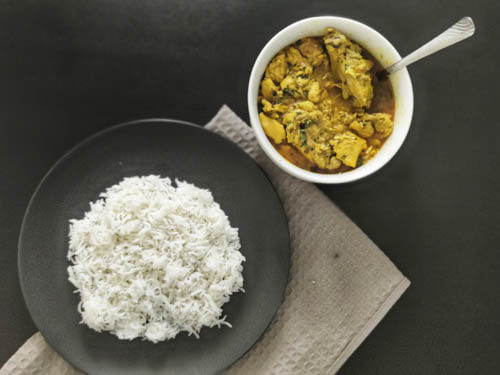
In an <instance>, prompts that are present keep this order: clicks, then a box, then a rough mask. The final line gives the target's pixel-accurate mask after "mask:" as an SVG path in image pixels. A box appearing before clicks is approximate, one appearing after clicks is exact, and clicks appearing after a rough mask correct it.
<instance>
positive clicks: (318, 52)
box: [297, 38, 326, 66]
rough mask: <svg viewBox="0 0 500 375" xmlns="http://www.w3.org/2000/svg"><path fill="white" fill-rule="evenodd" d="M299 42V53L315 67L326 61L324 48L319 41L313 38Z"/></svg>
mask: <svg viewBox="0 0 500 375" xmlns="http://www.w3.org/2000/svg"><path fill="white" fill-rule="evenodd" d="M299 42H300V44H299V51H300V52H301V53H302V55H303V56H305V57H306V58H307V60H308V61H309V62H310V63H311V64H312V65H313V66H317V65H320V64H321V63H322V62H323V61H325V60H326V55H325V54H324V50H323V46H322V45H321V44H320V43H319V42H318V41H317V40H315V39H313V38H304V39H301V40H300V41H299ZM297 44H298V43H297Z"/></svg>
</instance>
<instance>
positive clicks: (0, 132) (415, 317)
mask: <svg viewBox="0 0 500 375" xmlns="http://www.w3.org/2000/svg"><path fill="white" fill-rule="evenodd" d="M498 4H499V3H498V2H494V1H488V0H475V1H461V2H454V1H451V0H442V1H428V2H424V1H417V0H411V1H401V0H390V1H383V2H374V1H359V0H338V1H330V0H324V1H246V0H239V1H231V2H229V1H227V2H216V1H201V0H196V1H167V0H161V1H159V0H148V1H146V0H141V1H139V0H136V1H132V0H121V1H118V0H117V1H108V0H86V1H70V0H65V1H61V0H59V1H27V0H12V1H7V0H5V1H2V2H1V3H0V56H1V58H0V176H1V183H0V275H1V279H0V300H1V302H0V342H1V345H0V364H1V363H4V362H5V361H6V360H7V359H8V357H9V356H10V355H11V354H12V353H13V352H14V351H15V350H16V349H17V348H18V347H19V346H20V345H21V344H22V343H23V342H24V341H25V340H26V339H27V338H28V337H29V336H30V335H31V334H33V332H35V327H34V326H33V323H32V322H31V319H30V317H29V315H28V313H27V311H26V308H25V306H24V303H23V299H22V296H21V292H20V289H19V284H18V278H17V265H16V257H17V256H16V252H17V249H16V245H17V237H18V233H19V228H20V224H21V220H22V217H23V213H24V210H25V208H26V205H27V203H28V200H29V198H30V196H31V194H32V192H33V190H34V189H35V187H36V185H37V184H38V182H39V180H40V179H41V177H42V176H43V175H44V173H45V172H46V171H47V170H48V169H49V167H50V166H51V165H52V164H53V163H54V162H55V161H56V160H57V159H58V158H59V157H60V156H61V155H62V154H63V153H64V152H65V151H66V150H68V149H69V148H71V147H72V146H73V145H75V144H76V143H78V142H79V141H80V140H82V139H83V138H85V137H86V136H88V135H90V134H92V133H94V132H96V131H98V130H100V129H103V128H105V127H107V126H110V125H112V124H115V123H118V122H122V121H126V120H132V119H138V118H151V117H168V118H178V119H182V120H186V121H191V122H195V123H198V124H204V123H206V122H207V121H208V120H209V119H210V118H211V116H212V115H214V114H215V112H216V111H217V109H218V108H219V107H220V106H221V104H222V103H227V104H229V105H230V106H231V108H232V109H233V110H235V111H236V112H237V113H238V114H239V115H240V116H241V117H242V118H243V119H245V120H248V113H247V107H246V89H247V81H248V76H249V73H250V69H251V65H252V64H253V62H254V59H255V58H256V56H257V54H258V53H259V51H260V49H261V48H262V47H263V45H264V44H265V43H266V42H267V41H268V39H269V38H270V37H272V36H273V35H274V34H275V33H276V32H277V31H279V30H280V29H281V28H283V27H284V26H286V25H288V24H289V23H291V22H293V21H295V20H298V19H301V18H304V17H308V16H314V15H322V14H337V15H344V16H348V17H351V18H355V19H358V20H360V21H362V22H365V23H367V24H369V25H371V26H373V27H374V28H376V29H377V30H379V31H380V32H381V33H382V34H384V35H385V36H386V37H387V38H388V39H389V40H390V41H391V42H393V43H394V45H395V46H396V48H398V49H399V51H400V53H401V54H406V53H408V52H410V51H411V50H412V49H414V48H415V47H417V46H419V45H420V44H421V43H423V42H424V41H427V40H428V39H430V38H431V37H433V36H434V35H435V34H437V33H438V32H441V31H442V30H444V29H445V28H447V27H448V26H449V25H451V24H452V23H453V22H454V21H456V20H458V19H459V18H460V17H462V16H466V15H468V16H471V17H473V19H474V20H475V22H476V27H477V31H476V35H475V36H474V37H473V38H472V39H470V40H468V41H465V42H463V43H461V44H459V45H457V46H454V47H452V48H449V49H447V50H445V51H442V52H441V53H439V54H438V55H435V56H433V57H431V58H427V59H425V60H423V61H421V62H419V63H418V64H415V65H414V66H411V68H410V74H411V77H412V80H413V85H414V91H415V112H414V119H413V123H412V128H411V130H410V133H409V135H408V138H407V140H406V142H405V144H404V145H403V147H402V149H401V151H400V152H399V153H398V155H397V156H396V157H395V158H394V159H393V160H392V161H391V162H390V164H389V165H388V166H386V167H385V168H384V169H383V170H382V171H380V172H379V173H377V174H376V175H374V176H372V177H370V178H368V179H366V180H364V181H361V182H358V183H355V184H352V185H347V186H340V187H322V189H323V190H324V191H325V192H326V193H327V194H328V196H329V197H330V198H331V199H332V200H333V201H334V202H335V203H336V204H337V205H338V206H340V207H341V208H342V209H343V210H344V211H345V212H346V213H347V214H348V215H349V216H350V217H351V218H352V219H353V220H354V221H355V222H356V223H357V224H358V225H359V226H360V227H361V228H362V229H363V230H364V231H365V232H366V233H367V234H368V235H369V236H370V237H371V238H372V240H373V241H374V242H375V243H376V244H377V245H379V246H380V247H381V248H382V249H383V250H384V252H385V253H386V254H387V255H388V256H389V258H390V259H392V261H393V262H394V263H395V264H396V265H397V266H398V267H399V268H400V269H401V271H402V272H403V273H404V274H405V275H407V276H408V277H409V279H410V280H411V281H412V285H411V287H410V289H409V290H408V291H407V292H406V293H405V294H404V296H403V297H402V298H401V300H400V301H399V302H398V303H397V304H396V305H395V307H394V308H393V309H392V310H391V311H390V312H389V314H388V315H387V316H386V317H385V319H384V320H383V321H382V322H381V324H380V325H379V326H378V327H377V328H376V329H375V330H374V332H373V333H372V334H371V335H370V336H369V337H368V339H367V340H366V341H365V342H364V343H363V344H362V345H361V347H360V348H359V349H358V350H357V351H356V352H355V353H354V355H353V356H352V358H351V359H349V361H348V362H347V363H346V364H345V366H344V367H343V368H342V370H341V371H340V374H343V375H346V374H384V375H387V374H482V375H485V374H498V373H499V371H500V356H499V353H500V320H499V317H500V293H499V288H500V272H499V269H500V248H499V239H500V224H499V223H500V195H499V190H500V189H499V188H500V173H499V169H498V168H499V166H498V165H499V162H500V146H499V145H498V142H499V139H500V124H499V123H498V119H499V115H498V112H499V108H500V94H499V86H500V79H499V76H500V75H499V68H498V61H499V60H500V49H499V48H498V46H497V44H498V41H499V40H500V27H499V26H498V15H499V14H500V6H499V5H498ZM96 162H98V161H97V160H96ZM61 308H64V307H61Z"/></svg>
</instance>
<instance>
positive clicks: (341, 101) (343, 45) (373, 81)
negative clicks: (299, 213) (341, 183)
mask: <svg viewBox="0 0 500 375" xmlns="http://www.w3.org/2000/svg"><path fill="white" fill-rule="evenodd" d="M374 67H375V68H374ZM376 68H380V64H378V62H377V61H376V60H375V59H374V58H373V57H372V56H371V55H369V54H368V52H366V51H365V50H363V49H362V48H361V47H360V46H359V45H358V44H356V43H354V42H352V41H351V40H349V39H348V38H347V37H346V36H345V35H343V34H341V33H340V32H338V31H337V30H335V29H333V28H328V29H327V30H326V31H325V35H324V36H323V37H308V38H303V39H300V40H299V41H297V42H296V43H294V44H292V45H290V46H288V47H286V48H284V49H283V50H282V51H280V52H279V53H278V54H277V55H276V56H275V57H274V58H273V59H272V60H271V62H270V63H269V65H268V66H267V69H266V71H265V74H264V77H263V79H262V82H261V86H260V95H259V99H258V100H259V104H260V106H259V107H260V113H259V119H260V122H261V124H262V128H263V129H264V132H265V133H266V135H267V136H268V138H269V139H270V140H271V141H272V143H273V145H274V147H275V148H276V149H277V150H278V151H279V152H280V153H281V155H282V156H283V157H285V158H286V159H287V160H289V161H290V162H292V163H293V164H295V165H297V166H299V167H300V168H304V169H307V170H311V171H314V172H320V173H341V172H346V171H349V170H352V169H354V168H356V167H359V166H360V165H362V164H364V163H366V162H367V161H368V160H370V159H371V158H372V157H373V156H374V155H375V154H376V153H377V151H378V150H380V148H381V147H382V145H383V143H384V142H385V140H386V139H387V137H389V136H390V135H391V133H392V129H393V116H394V95H393V92H392V86H391V83H390V81H389V80H386V81H378V80H377V78H376V77H375V74H374V71H375V69H376Z"/></svg>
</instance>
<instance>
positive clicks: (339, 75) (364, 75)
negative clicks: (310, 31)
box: [323, 28, 373, 108]
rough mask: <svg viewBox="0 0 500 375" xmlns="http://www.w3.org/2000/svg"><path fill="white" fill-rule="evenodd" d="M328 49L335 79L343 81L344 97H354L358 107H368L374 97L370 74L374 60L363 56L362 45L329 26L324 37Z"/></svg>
mask: <svg viewBox="0 0 500 375" xmlns="http://www.w3.org/2000/svg"><path fill="white" fill-rule="evenodd" d="M323 40H324V42H325V47H326V51H327V52H328V56H329V57H330V65H331V69H332V73H333V76H334V78H335V79H337V80H339V81H341V86H342V96H343V97H344V99H347V98H349V97H351V96H352V97H353V104H354V105H355V106H356V107H360V108H363V107H365V108H368V107H369V106H370V104H371V101H372V98H373V86H372V80H371V77H370V74H369V73H368V72H369V71H370V69H371V68H372V66H373V62H372V61H370V60H366V59H364V58H363V57H362V56H361V47H360V46H359V45H357V44H356V43H352V42H351V41H350V40H349V39H348V38H347V37H346V36H345V35H343V34H341V33H339V32H338V31H337V30H335V29H333V28H328V29H327V33H326V35H325V37H324V39H323Z"/></svg>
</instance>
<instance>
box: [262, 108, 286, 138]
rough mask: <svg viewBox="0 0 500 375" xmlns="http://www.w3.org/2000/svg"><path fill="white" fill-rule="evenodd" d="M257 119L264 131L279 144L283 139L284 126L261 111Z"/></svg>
mask: <svg viewBox="0 0 500 375" xmlns="http://www.w3.org/2000/svg"><path fill="white" fill-rule="evenodd" d="M259 120H260V123H261V124H262V128H263V129H264V132H265V133H266V135H267V136H268V137H269V138H271V139H272V140H273V141H274V143H276V144H280V143H281V142H283V141H284V140H285V136H286V134H285V128H284V127H283V125H281V123H280V122H279V121H276V120H275V119H272V118H270V117H268V116H266V115H265V114H264V113H263V112H261V113H259Z"/></svg>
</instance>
